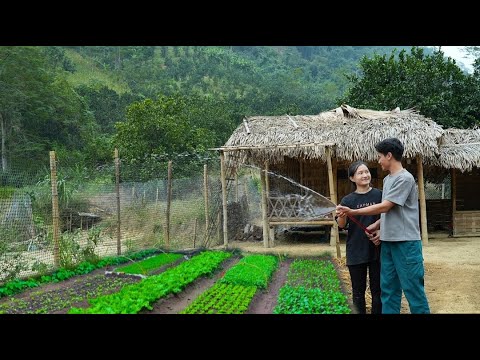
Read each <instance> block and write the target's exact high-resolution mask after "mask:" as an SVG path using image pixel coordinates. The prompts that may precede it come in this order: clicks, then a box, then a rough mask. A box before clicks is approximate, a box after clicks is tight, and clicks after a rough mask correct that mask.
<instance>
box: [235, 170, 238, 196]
mask: <svg viewBox="0 0 480 360" xmlns="http://www.w3.org/2000/svg"><path fill="white" fill-rule="evenodd" d="M235 202H238V172H237V171H236V170H235Z"/></svg>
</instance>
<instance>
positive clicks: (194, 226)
mask: <svg viewBox="0 0 480 360" xmlns="http://www.w3.org/2000/svg"><path fill="white" fill-rule="evenodd" d="M195 240H197V218H195V223H194V224H193V248H194V249H195Z"/></svg>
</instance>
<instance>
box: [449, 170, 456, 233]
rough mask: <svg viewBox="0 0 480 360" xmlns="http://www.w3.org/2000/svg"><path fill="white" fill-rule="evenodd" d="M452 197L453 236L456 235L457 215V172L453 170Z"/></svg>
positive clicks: (451, 180)
mask: <svg viewBox="0 0 480 360" xmlns="http://www.w3.org/2000/svg"><path fill="white" fill-rule="evenodd" d="M450 177H451V179H450V182H451V184H450V197H451V198H452V235H455V213H456V212H457V172H456V171H455V169H452V170H451V175H450Z"/></svg>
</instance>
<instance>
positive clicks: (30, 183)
mask: <svg viewBox="0 0 480 360" xmlns="http://www.w3.org/2000/svg"><path fill="white" fill-rule="evenodd" d="M55 164H56V169H55V172H56V173H55V175H54V177H53V174H52V172H51V171H50V169H44V170H43V171H40V172H36V173H33V172H28V171H25V170H23V169H22V170H18V171H14V170H9V171H8V172H5V171H3V172H1V177H0V181H1V183H0V283H4V282H6V281H8V280H11V279H14V278H24V277H28V276H32V275H37V274H43V273H47V272H49V271H52V270H54V269H56V268H59V267H64V268H70V267H74V266H75V265H77V264H79V263H80V262H82V261H94V260H98V259H99V258H101V257H104V256H112V255H120V254H125V253H128V252H133V251H138V250H142V249H147V248H159V249H167V250H179V249H186V248H193V247H208V246H215V245H218V244H221V243H223V232H222V227H221V226H219V225H220V224H221V221H222V196H221V195H222V191H221V182H220V173H219V162H218V156H217V154H214V153H212V154H211V155H210V157H207V158H198V159H195V160H193V161H192V159H189V161H188V166H189V167H190V169H189V175H188V176H186V175H185V172H184V170H185V166H184V164H185V161H183V162H182V160H180V161H177V162H176V161H175V160H174V161H171V162H170V166H169V161H167V160H163V161H158V168H157V169H156V176H152V174H151V173H149V174H146V173H145V171H144V169H142V165H141V164H129V163H122V161H121V159H120V161H118V164H119V166H118V167H117V168H116V166H115V162H112V164H111V165H107V166H102V167H101V168H98V169H96V171H95V174H89V173H88V172H87V171H84V170H83V169H73V170H72V168H68V169H67V166H66V165H67V164H63V163H62V159H56V160H55ZM182 171H183V173H182ZM52 178H56V181H55V185H56V186H55V188H56V194H54V191H53V188H54V187H53V186H52V181H51V179H52ZM117 179H118V180H117ZM54 199H56V201H54ZM55 202H56V203H57V205H56V207H57V210H55V204H54V203H55ZM57 213H58V225H57V227H58V229H57V234H58V235H57V236H56V234H55V225H54V224H55V221H54V218H55V216H56V215H55V214H57Z"/></svg>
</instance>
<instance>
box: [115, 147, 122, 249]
mask: <svg viewBox="0 0 480 360" xmlns="http://www.w3.org/2000/svg"><path fill="white" fill-rule="evenodd" d="M114 156H115V192H116V194H117V255H121V254H122V233H121V230H120V225H121V220H120V158H119V157H118V149H117V148H115V154H114Z"/></svg>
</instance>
